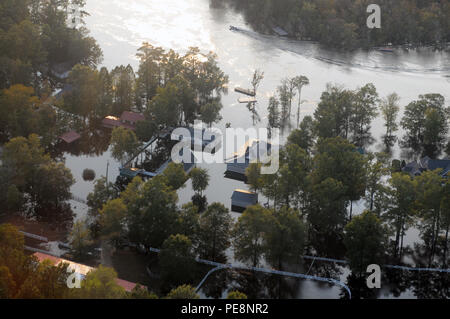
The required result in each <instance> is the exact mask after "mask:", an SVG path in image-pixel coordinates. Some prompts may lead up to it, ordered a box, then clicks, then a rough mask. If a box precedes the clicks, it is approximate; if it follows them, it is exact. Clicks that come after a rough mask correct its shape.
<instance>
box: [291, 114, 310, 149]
mask: <svg viewBox="0 0 450 319" xmlns="http://www.w3.org/2000/svg"><path fill="white" fill-rule="evenodd" d="M288 143H289V144H296V145H298V146H299V147H301V148H302V149H304V150H305V151H306V152H307V153H310V151H311V149H312V147H313V145H314V122H313V119H312V117H311V116H305V118H304V119H303V121H302V123H301V124H300V127H299V129H296V130H294V131H292V132H291V134H290V135H289V137H288Z"/></svg>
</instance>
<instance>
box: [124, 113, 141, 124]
mask: <svg viewBox="0 0 450 319" xmlns="http://www.w3.org/2000/svg"><path fill="white" fill-rule="evenodd" d="M120 120H121V121H127V122H131V123H136V122H139V121H145V116H144V115H143V114H140V113H134V112H129V111H125V112H123V113H122V115H121V116H120Z"/></svg>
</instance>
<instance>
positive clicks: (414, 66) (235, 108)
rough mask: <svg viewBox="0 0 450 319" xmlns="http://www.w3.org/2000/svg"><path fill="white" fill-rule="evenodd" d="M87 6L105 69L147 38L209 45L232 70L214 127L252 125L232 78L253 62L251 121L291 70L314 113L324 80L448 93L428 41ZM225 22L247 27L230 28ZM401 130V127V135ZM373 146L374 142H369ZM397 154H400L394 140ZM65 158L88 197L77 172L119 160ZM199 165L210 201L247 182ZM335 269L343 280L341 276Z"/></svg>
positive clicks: (136, 0) (130, 2) (379, 127)
mask: <svg viewBox="0 0 450 319" xmlns="http://www.w3.org/2000/svg"><path fill="white" fill-rule="evenodd" d="M86 10H87V11H88V12H89V13H90V17H87V18H86V19H85V20H86V24H87V25H86V26H87V28H88V29H90V30H91V35H92V36H93V37H95V38H96V39H97V41H98V42H99V44H100V46H101V48H102V49H103V52H104V57H105V59H104V65H105V66H107V67H108V68H109V69H111V68H113V67H115V66H117V65H121V64H124V65H126V64H131V65H132V66H133V67H134V69H135V71H137V68H138V64H139V62H138V60H137V58H136V56H135V54H136V51H137V49H138V48H139V46H140V45H141V44H142V42H144V41H147V42H149V43H151V44H152V45H154V46H161V47H163V48H165V49H174V50H176V51H178V52H180V53H183V52H185V51H186V50H187V49H188V48H189V47H191V46H197V47H199V48H200V49H201V50H202V51H204V52H208V51H214V52H215V53H216V54H217V55H218V62H219V65H220V67H221V68H222V70H223V71H224V72H225V73H226V74H227V75H228V76H229V78H230V83H229V87H230V90H229V93H228V95H225V96H224V97H223V99H222V102H223V105H224V109H223V111H222V116H223V120H222V121H221V122H220V123H219V124H218V125H217V127H218V128H219V129H224V128H225V125H226V123H230V124H231V126H232V127H233V128H249V127H252V126H253V123H252V119H251V114H250V112H249V111H248V110H247V108H246V107H245V104H239V103H238V102H237V99H238V98H239V97H240V96H239V95H238V94H237V93H235V92H234V91H233V89H234V87H235V86H242V87H249V86H250V78H251V76H252V73H253V71H254V70H255V69H261V70H263V71H264V72H265V78H264V80H263V82H262V84H261V87H260V88H259V90H258V95H257V98H258V107H257V110H258V112H259V114H260V116H261V119H262V120H261V122H260V123H258V124H257V125H256V127H266V125H267V110H266V108H267V104H268V99H269V98H270V96H272V95H273V94H274V93H275V91H276V88H277V86H278V85H279V84H280V82H281V80H282V79H283V78H285V77H293V76H296V75H305V76H307V77H308V78H309V79H310V83H311V84H310V85H309V86H307V87H305V88H304V89H303V92H302V99H304V100H305V102H304V104H303V106H302V113H301V115H302V117H303V116H306V115H312V114H313V112H314V109H315V107H316V106H317V104H318V102H319V99H320V95H321V93H322V92H323V91H324V90H325V88H326V85H327V83H336V84H341V85H343V86H345V87H347V88H349V89H356V88H357V87H360V86H363V85H365V84H366V83H373V84H374V85H375V86H376V88H377V90H378V92H379V94H380V96H381V97H385V96H387V95H388V94H390V93H393V92H396V93H397V94H398V95H399V96H400V97H401V105H402V106H405V105H407V104H408V103H409V102H411V101H412V100H414V99H417V98H418V96H419V95H420V94H426V93H440V94H442V95H443V96H444V97H445V98H446V100H447V103H448V101H450V55H449V54H446V53H442V52H441V53H437V52H432V51H431V50H428V49H422V50H419V51H412V52H405V51H402V50H400V51H397V52H395V53H381V52H369V53H367V52H357V53H353V54H349V53H338V52H332V51H329V50H324V49H322V48H320V47H319V46H318V45H317V44H313V43H309V42H299V41H293V40H289V39H282V38H278V37H275V36H268V35H260V34H258V33H256V32H253V31H252V30H251V28H250V27H249V26H247V25H246V24H245V21H244V20H243V18H242V16H241V15H240V14H238V13H235V12H233V11H231V10H228V9H215V8H210V6H209V0H165V1H160V0H89V1H87V6H86ZM230 25H234V26H237V27H239V28H242V29H245V30H247V31H244V32H232V31H230V30H229V26H230ZM402 110H403V109H402ZM400 116H401V114H400ZM294 121H295V119H293V122H294ZM383 133H384V128H383V121H382V120H381V119H379V118H378V119H376V120H375V121H374V122H373V125H372V134H373V136H374V137H375V138H377V139H378V141H380V137H381V136H382V135H383ZM402 134H403V132H401V131H400V132H399V135H400V136H401V135H402ZM377 147H378V145H377V144H374V145H373V146H372V149H374V150H376V149H377ZM232 152H234V150H226V154H231V153H232ZM394 156H397V157H398V156H400V152H399V150H398V148H396V149H395V151H394ZM65 158H66V165H67V166H68V167H69V168H70V169H71V170H72V172H73V174H74V176H75V178H76V179H77V183H76V184H75V185H74V186H73V189H72V190H73V192H74V194H75V195H76V196H79V197H82V198H86V196H87V194H88V193H89V192H91V191H92V189H93V183H92V182H85V181H83V179H82V177H81V174H82V172H83V170H84V169H85V168H91V169H94V170H95V171H96V173H97V177H100V175H105V173H106V165H107V164H106V163H107V161H108V160H109V162H110V166H109V178H110V179H111V180H113V179H115V178H116V177H117V175H118V167H119V164H118V163H117V162H116V161H114V160H113V159H111V157H110V153H109V152H108V151H107V152H104V153H103V154H102V155H101V156H96V155H94V156H92V155H91V156H87V155H86V156H73V155H69V154H65ZM200 166H201V167H205V168H207V169H208V170H209V173H210V175H211V182H210V187H209V189H208V190H207V191H206V193H205V195H206V196H207V198H208V201H209V202H210V203H212V202H221V203H223V204H224V205H225V206H227V207H231V195H232V192H233V191H234V190H235V189H236V188H243V189H246V185H244V184H243V183H240V182H236V181H233V180H228V179H225V178H223V174H224V172H225V165H224V164H215V165H205V164H202V165H200ZM192 195H193V192H192V188H191V185H190V183H189V182H188V183H187V185H186V187H185V188H184V189H183V190H180V191H179V196H180V203H186V202H188V201H189V200H190V198H191V196H192ZM74 206H77V209H76V213H77V216H78V217H79V218H80V217H82V216H84V214H85V212H86V208H85V207H83V205H81V204H76V203H74ZM362 209H363V207H362V205H361V204H360V205H359V206H358V205H357V209H356V210H357V211H358V210H359V211H361V210H362ZM237 216H238V215H236V214H235V215H234V217H237ZM417 240H418V233H417V231H416V230H412V231H410V232H409V233H408V236H407V238H406V241H407V242H406V244H412V243H413V242H415V241H417ZM340 277H341V278H343V280H345V277H346V276H343V275H341V276H340ZM339 293H340V289H339V288H336V287H335V288H330V287H329V286H325V287H324V286H323V285H320V286H319V285H317V284H316V283H313V282H309V281H307V282H303V283H302V285H301V289H300V288H299V289H298V293H297V294H296V296H297V297H299V298H318V297H325V298H338V297H339ZM389 296H390V295H389V294H387V295H385V297H389ZM411 296H413V295H411V294H410V292H409V291H407V292H405V293H403V294H401V297H411Z"/></svg>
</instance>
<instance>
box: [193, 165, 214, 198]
mask: <svg viewBox="0 0 450 319" xmlns="http://www.w3.org/2000/svg"><path fill="white" fill-rule="evenodd" d="M189 176H190V178H191V181H192V189H193V190H194V192H195V193H196V194H199V195H200V196H203V192H204V191H205V190H206V188H207V187H208V185H209V174H208V171H207V170H206V169H202V168H198V167H195V168H193V169H192V170H191V172H190V173H189Z"/></svg>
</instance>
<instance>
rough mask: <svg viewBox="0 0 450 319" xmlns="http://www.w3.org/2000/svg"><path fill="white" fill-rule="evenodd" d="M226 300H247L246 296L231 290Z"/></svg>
mask: <svg viewBox="0 0 450 319" xmlns="http://www.w3.org/2000/svg"><path fill="white" fill-rule="evenodd" d="M227 299H234V300H238V299H248V298H247V295H246V294H244V293H242V292H239V291H237V290H233V291H230V292H229V293H228V295H227Z"/></svg>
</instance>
